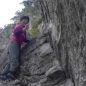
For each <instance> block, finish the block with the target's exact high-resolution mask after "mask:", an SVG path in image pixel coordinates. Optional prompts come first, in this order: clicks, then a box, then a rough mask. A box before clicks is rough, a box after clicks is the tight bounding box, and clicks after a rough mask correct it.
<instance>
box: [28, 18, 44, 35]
mask: <svg viewBox="0 0 86 86" xmlns="http://www.w3.org/2000/svg"><path fill="white" fill-rule="evenodd" d="M41 22H42V18H36V19H33V21H32V25H31V26H32V28H31V29H30V30H29V32H30V34H31V36H32V37H37V36H38V34H39V30H38V25H39V24H40V23H41Z"/></svg>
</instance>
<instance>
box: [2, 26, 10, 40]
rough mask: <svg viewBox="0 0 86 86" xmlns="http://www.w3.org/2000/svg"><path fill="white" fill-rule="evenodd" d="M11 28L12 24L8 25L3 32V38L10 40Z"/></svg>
mask: <svg viewBox="0 0 86 86" xmlns="http://www.w3.org/2000/svg"><path fill="white" fill-rule="evenodd" d="M11 27H12V24H8V25H6V26H5V27H4V30H3V32H2V37H3V38H8V37H9V35H10V33H11Z"/></svg>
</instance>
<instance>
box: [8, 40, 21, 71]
mask: <svg viewBox="0 0 86 86" xmlns="http://www.w3.org/2000/svg"><path fill="white" fill-rule="evenodd" d="M19 59H20V46H19V44H18V43H16V42H15V41H12V42H11V44H10V47H9V59H8V60H9V65H10V67H9V71H10V72H13V73H15V72H16V70H17V69H18V67H19V65H20V61H19Z"/></svg>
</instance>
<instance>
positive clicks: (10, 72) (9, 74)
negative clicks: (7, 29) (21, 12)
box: [0, 16, 29, 80]
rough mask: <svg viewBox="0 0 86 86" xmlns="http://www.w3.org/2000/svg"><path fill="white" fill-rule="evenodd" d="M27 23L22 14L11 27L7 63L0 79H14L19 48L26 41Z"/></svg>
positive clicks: (17, 65)
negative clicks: (17, 21)
mask: <svg viewBox="0 0 86 86" xmlns="http://www.w3.org/2000/svg"><path fill="white" fill-rule="evenodd" d="M28 23H29V17H28V16H22V17H21V18H20V22H19V23H18V24H16V25H15V27H14V28H13V31H12V34H11V35H10V44H9V47H8V55H9V57H8V63H7V65H6V66H5V68H4V71H3V72H2V74H1V75H0V79H1V80H8V79H15V75H16V72H17V71H16V70H18V69H19V66H20V49H21V45H22V44H23V42H27V41H28V40H27V39H26V29H27V26H28Z"/></svg>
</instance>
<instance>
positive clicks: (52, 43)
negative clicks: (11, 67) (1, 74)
mask: <svg viewBox="0 0 86 86" xmlns="http://www.w3.org/2000/svg"><path fill="white" fill-rule="evenodd" d="M38 4H39V6H40V9H41V12H42V16H43V19H44V21H43V22H42V24H41V25H40V26H39V30H40V34H39V37H38V38H37V39H36V40H35V42H34V43H31V44H29V45H27V46H25V47H23V50H22V55H21V58H22V65H21V72H20V76H19V78H18V80H19V81H17V80H16V81H10V82H7V83H1V84H0V85H1V86H86V61H85V60H86V58H85V57H86V38H85V37H86V32H85V31H86V30H85V29H86V28H85V27H86V0H38Z"/></svg>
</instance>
